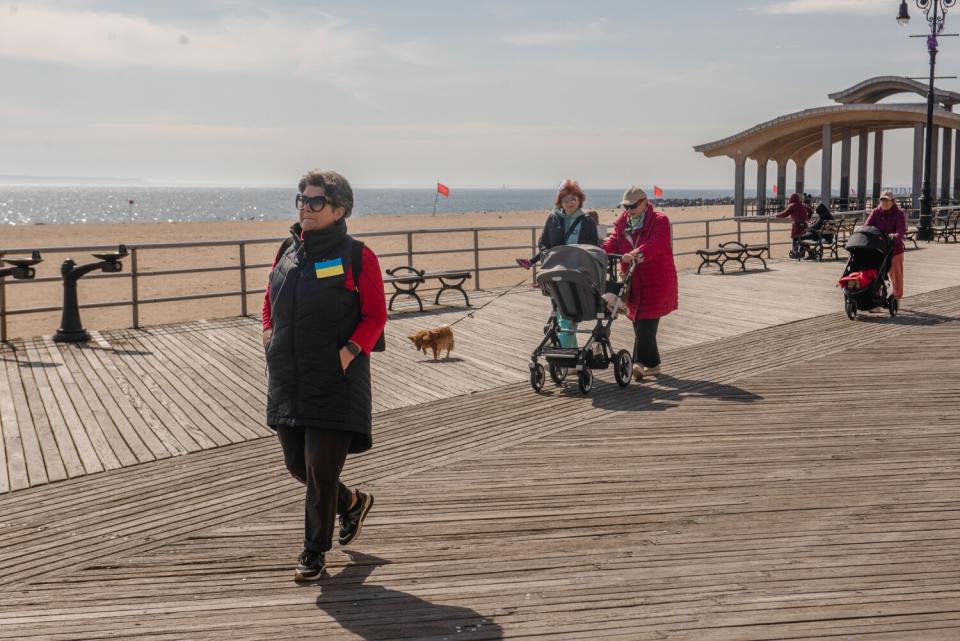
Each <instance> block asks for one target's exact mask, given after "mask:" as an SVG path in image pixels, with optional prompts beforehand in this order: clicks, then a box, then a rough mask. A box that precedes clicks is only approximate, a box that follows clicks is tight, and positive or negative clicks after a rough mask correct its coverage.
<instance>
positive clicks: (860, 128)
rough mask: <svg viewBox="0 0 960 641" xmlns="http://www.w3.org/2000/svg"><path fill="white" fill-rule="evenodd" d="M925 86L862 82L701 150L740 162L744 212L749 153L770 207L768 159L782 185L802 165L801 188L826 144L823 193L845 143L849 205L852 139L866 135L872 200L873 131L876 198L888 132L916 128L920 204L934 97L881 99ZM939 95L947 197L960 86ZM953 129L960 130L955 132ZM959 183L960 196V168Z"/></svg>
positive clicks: (863, 160)
mask: <svg viewBox="0 0 960 641" xmlns="http://www.w3.org/2000/svg"><path fill="white" fill-rule="evenodd" d="M904 92H907V93H914V94H916V93H922V95H926V90H925V88H924V86H923V85H922V84H920V83H918V82H916V81H914V80H910V79H909V78H901V77H898V76H880V77H877V78H871V79H870V80H866V81H864V82H861V83H858V84H856V85H854V86H852V87H850V88H849V89H845V90H843V91H839V92H836V93H832V94H830V97H831V98H833V99H835V100H836V101H838V102H840V103H841V104H838V105H831V106H827V107H815V108H812V109H805V110H803V111H798V112H795V113H792V114H787V115H785V116H780V117H778V118H774V119H773V120H768V121H766V122H763V123H760V124H759V125H756V126H754V127H751V128H750V129H746V130H744V131H742V132H740V133H737V134H734V135H732V136H728V137H726V138H722V139H720V140H716V141H714V142H710V143H705V144H702V145H697V146H696V147H694V150H695V151H697V152H699V153H702V154H704V155H705V156H707V157H708V158H712V157H716V156H727V157H729V158H731V159H732V160H733V161H734V166H735V174H734V175H735V183H734V185H735V189H734V192H735V199H734V214H735V215H737V216H742V215H743V214H744V211H745V209H744V182H745V165H746V162H747V160H748V159H749V160H754V161H756V162H757V211H758V212H762V211H764V210H765V205H766V185H767V178H766V172H767V164H768V162H769V161H770V160H773V161H774V162H776V164H777V186H778V189H777V191H778V193H779V194H781V197H782V195H783V194H784V193H785V192H786V169H787V163H788V162H789V161H793V162H794V163H795V165H796V173H797V191H801V192H802V191H804V187H805V185H804V178H803V177H804V171H805V167H806V162H807V160H809V159H810V157H811V156H813V155H814V154H816V153H817V152H818V151H822V152H823V153H822V155H821V163H822V168H821V169H822V171H821V184H820V193H821V194H831V192H832V185H831V181H832V170H833V164H832V163H833V145H834V144H836V143H837V142H839V143H840V144H841V164H840V185H839V186H840V195H841V201H842V206H846V204H847V200H848V198H849V194H850V187H851V183H850V176H851V172H850V165H851V157H850V156H851V139H852V137H853V136H859V154H858V156H859V157H858V159H857V160H858V162H857V179H858V182H857V190H856V199H855V202H856V205H857V206H859V207H863V206H865V204H866V194H867V184H866V180H867V162H868V139H869V136H870V134H873V137H874V144H873V152H874V158H873V161H874V163H873V185H872V187H873V190H872V194H873V198H874V200H876V199H877V198H878V197H879V195H880V189H881V184H882V169H883V167H882V165H883V132H884V131H888V130H892V129H905V128H906V129H911V128H912V129H913V130H914V171H913V192H914V193H913V200H914V202H913V206H914V207H915V208H916V207H918V206H919V203H918V198H919V193H920V183H921V181H922V180H923V176H922V172H923V155H922V154H923V139H924V134H925V131H924V130H925V125H926V105H924V104H919V103H917V104H894V103H885V104H876V102H877V101H878V100H882V99H884V98H886V97H889V96H891V95H896V94H899V93H904ZM934 95H935V99H936V100H937V102H938V106H937V108H936V109H935V110H934V132H933V134H934V146H935V148H936V147H937V146H939V145H938V137H939V131H940V130H943V132H944V134H943V144H942V150H943V159H942V163H941V169H942V181H941V195H940V198H941V199H943V200H949V199H950V198H951V182H950V177H951V160H953V156H952V149H953V147H954V146H953V144H952V143H953V141H954V138H956V139H957V142H958V144H957V145H956V156H957V157H956V164H957V165H958V166H960V114H954V113H953V112H952V108H953V105H954V104H957V103H960V94H958V93H954V92H950V91H942V90H936V91H935V93H934ZM951 132H957V133H956V134H953V133H951ZM936 156H937V153H936V151H934V162H933V166H932V167H931V181H932V182H933V184H934V191H936V187H935V185H936V183H937V180H936V178H937V168H936ZM956 173H957V175H956V177H955V178H954V180H953V183H952V196H953V198H960V171H958V172H956Z"/></svg>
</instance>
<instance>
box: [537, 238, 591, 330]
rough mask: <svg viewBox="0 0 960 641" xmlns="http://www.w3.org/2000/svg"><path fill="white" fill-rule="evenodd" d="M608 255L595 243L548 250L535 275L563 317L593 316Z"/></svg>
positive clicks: (573, 318) (585, 317) (586, 317)
mask: <svg viewBox="0 0 960 641" xmlns="http://www.w3.org/2000/svg"><path fill="white" fill-rule="evenodd" d="M606 274H607V254H606V252H604V251H603V250H602V249H600V248H599V247H597V246H595V245H561V246H559V247H554V248H553V249H551V250H550V251H548V252H547V253H546V254H545V255H544V257H543V261H542V263H541V268H540V272H539V273H538V274H537V283H538V284H539V285H540V289H541V290H543V293H544V294H547V295H548V296H550V298H551V299H552V300H553V302H554V304H556V306H557V308H558V309H559V310H560V313H561V314H562V315H563V317H564V318H566V319H568V320H571V321H578V322H579V321H582V320H585V319H588V318H596V316H597V314H598V313H600V312H602V310H604V309H606V306H605V303H604V302H603V298H601V296H602V295H603V291H604V285H605V282H606V280H605V279H606Z"/></svg>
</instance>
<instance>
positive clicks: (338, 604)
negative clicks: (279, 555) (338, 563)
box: [317, 551, 503, 641]
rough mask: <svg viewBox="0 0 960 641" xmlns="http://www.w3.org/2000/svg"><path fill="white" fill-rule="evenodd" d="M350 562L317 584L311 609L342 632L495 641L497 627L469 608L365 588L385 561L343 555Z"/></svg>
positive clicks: (500, 634) (375, 587) (370, 586)
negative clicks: (327, 617)
mask: <svg viewBox="0 0 960 641" xmlns="http://www.w3.org/2000/svg"><path fill="white" fill-rule="evenodd" d="M347 554H348V555H349V556H350V558H351V560H352V561H353V562H352V563H351V564H350V565H348V566H346V567H345V568H344V569H343V570H341V571H340V572H339V573H338V574H336V575H335V576H332V577H329V578H326V579H324V580H323V583H322V590H323V591H322V593H321V595H320V596H318V597H317V607H318V608H320V609H321V610H323V611H324V612H326V613H327V614H328V615H330V617H332V618H333V619H334V620H335V621H336V622H337V623H338V624H340V626H342V627H343V629H344V630H346V631H348V632H351V633H352V634H355V635H356V636H357V637H359V638H361V639H365V640H368V641H374V640H377V641H383V640H386V639H395V638H400V637H402V638H418V639H421V638H436V639H444V638H449V639H465V640H469V641H481V640H482V641H497V640H499V639H502V638H503V631H502V630H501V629H500V626H499V625H497V624H496V623H494V622H493V621H491V620H490V619H489V618H488V617H484V616H482V615H481V614H479V613H478V612H476V611H474V610H471V609H469V608H463V607H459V606H452V605H438V604H435V603H430V602H429V601H424V600H423V599H421V598H419V597H416V596H414V595H412V594H409V593H407V592H400V591H399V590H391V589H390V588H388V587H385V586H382V585H373V584H369V583H367V579H368V578H369V577H370V575H371V574H372V573H373V571H374V570H376V569H377V568H378V567H381V566H383V565H387V564H389V563H390V561H387V560H386V559H381V558H379V557H376V556H372V555H369V554H363V553H360V552H354V551H347Z"/></svg>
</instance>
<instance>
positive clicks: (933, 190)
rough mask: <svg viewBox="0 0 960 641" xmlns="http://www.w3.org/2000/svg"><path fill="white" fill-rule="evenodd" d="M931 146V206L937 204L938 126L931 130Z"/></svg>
mask: <svg viewBox="0 0 960 641" xmlns="http://www.w3.org/2000/svg"><path fill="white" fill-rule="evenodd" d="M932 134H933V135H932V136H931V137H932V138H933V141H932V146H933V148H932V149H931V150H930V198H931V199H933V206H934V207H936V206H937V173H938V171H939V165H940V127H934V128H933V130H932Z"/></svg>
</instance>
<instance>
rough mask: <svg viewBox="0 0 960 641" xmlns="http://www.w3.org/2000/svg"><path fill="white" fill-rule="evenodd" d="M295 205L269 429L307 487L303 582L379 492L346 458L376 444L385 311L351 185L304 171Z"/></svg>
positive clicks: (281, 277) (278, 316)
mask: <svg viewBox="0 0 960 641" xmlns="http://www.w3.org/2000/svg"><path fill="white" fill-rule="evenodd" d="M296 206H297V210H298V212H299V222H297V223H296V224H294V225H293V226H292V227H291V228H290V233H291V236H290V238H289V239H288V240H287V241H285V242H284V244H283V245H282V246H281V248H280V251H279V252H278V254H277V257H276V260H275V261H274V265H273V270H272V271H271V272H270V281H269V285H268V288H267V294H266V296H265V300H264V307H263V312H264V313H263V345H264V348H265V349H266V357H267V425H268V426H270V427H271V428H273V429H274V430H276V432H277V437H278V438H279V440H280V446H281V447H282V449H283V457H284V461H285V463H286V466H287V469H288V470H289V471H290V474H292V475H293V477H294V478H296V479H297V480H298V481H300V482H301V483H303V484H304V485H305V486H306V500H305V509H304V541H303V547H304V549H303V552H302V553H301V554H300V557H299V558H298V560H297V568H296V572H295V575H294V578H295V579H296V580H298V581H305V580H312V579H314V578H317V577H318V576H319V575H320V573H321V572H322V571H323V568H324V566H325V555H326V552H327V551H329V550H330V548H331V547H332V538H333V529H334V521H335V519H336V516H337V515H339V517H340V532H339V537H338V538H339V542H340V544H341V545H346V544H348V543H350V542H352V541H354V540H355V539H356V538H357V536H359V534H360V530H361V528H362V527H363V522H364V519H365V518H366V517H367V514H368V513H369V512H370V508H371V506H372V505H373V495H372V494H370V493H366V492H361V491H359V490H350V489H349V488H347V487H346V486H345V485H344V484H343V483H341V482H340V473H341V471H342V470H343V465H344V462H345V461H346V457H347V454H355V453H359V452H364V451H366V450H368V449H370V447H371V446H372V445H373V437H372V433H373V429H372V401H371V386H370V360H369V355H370V352H371V351H372V350H373V348H374V346H375V345H376V343H377V341H378V339H379V338H380V336H381V334H382V332H383V328H384V326H385V325H386V322H387V310H386V304H385V301H384V294H383V277H382V276H381V275H380V264H379V262H378V261H377V257H376V255H375V254H374V253H373V252H372V251H371V250H370V249H369V248H367V247H365V246H363V245H362V244H360V243H358V241H355V240H354V239H353V238H351V237H350V236H349V235H348V234H347V223H346V219H347V218H349V217H350V213H351V211H352V210H353V190H352V189H351V188H350V183H348V182H347V180H346V178H344V177H343V176H341V175H340V174H338V173H336V172H333V171H316V170H314V171H310V172H308V173H306V174H305V175H304V176H303V178H301V179H300V185H299V193H298V194H297V197H296ZM357 256H359V261H358V260H357ZM354 265H358V266H359V274H357V273H355V271H356V269H355V267H354Z"/></svg>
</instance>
